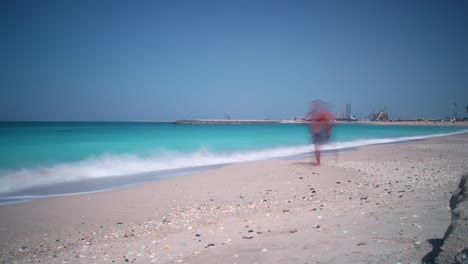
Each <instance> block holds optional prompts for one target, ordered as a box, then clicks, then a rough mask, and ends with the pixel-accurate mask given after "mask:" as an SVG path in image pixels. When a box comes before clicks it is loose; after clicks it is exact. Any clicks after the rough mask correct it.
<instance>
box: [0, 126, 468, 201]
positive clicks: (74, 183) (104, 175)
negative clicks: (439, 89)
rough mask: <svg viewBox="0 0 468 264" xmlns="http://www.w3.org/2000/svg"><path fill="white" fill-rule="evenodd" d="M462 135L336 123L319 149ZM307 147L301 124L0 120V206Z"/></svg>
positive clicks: (295, 153) (297, 153)
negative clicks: (324, 144) (327, 141)
mask: <svg viewBox="0 0 468 264" xmlns="http://www.w3.org/2000/svg"><path fill="white" fill-rule="evenodd" d="M466 132H468V130H467V129H466V128H460V127H452V126H444V127H442V126H441V127H439V126H399V125H366V124H337V125H335V126H334V127H333V130H332V137H331V140H330V142H329V143H328V144H327V145H326V146H324V149H325V150H332V149H337V150H340V149H345V148H351V147H359V146H363V145H369V144H380V143H389V142H398V141H404V140H416V139H421V138H427V137H434V136H440V135H447V134H457V133H466ZM311 144H312V142H311V137H310V134H309V130H308V127H307V125H306V124H248V125H247V124H245V125H238V124H237V125H235V124H225V125H175V124H171V123H145V122H142V123H138V122H122V123H112V122H3V123H1V122H0V203H6V202H15V201H23V200H28V199H33V198H36V197H43V196H50V195H65V194H72V193H81V192H90V191H100V190H107V189H112V188H116V187H119V186H123V185H131V184H137V183H142V182H146V181H153V180H158V179H162V178H167V177H173V176H178V175H183V174H187V173H192V172H194V171H199V170H203V169H207V168H211V167H213V166H221V165H223V164H228V163H235V162H244V161H253V160H264V159H272V158H285V157H301V156H302V157H303V156H305V155H309V154H310V152H311V151H312V145H311Z"/></svg>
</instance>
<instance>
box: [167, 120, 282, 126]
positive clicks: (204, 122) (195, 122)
mask: <svg viewBox="0 0 468 264" xmlns="http://www.w3.org/2000/svg"><path fill="white" fill-rule="evenodd" d="M278 123H282V121H280V120H195V119H193V120H177V121H174V122H172V124H176V125H186V124H190V125H211V124H213V125H215V124H278Z"/></svg>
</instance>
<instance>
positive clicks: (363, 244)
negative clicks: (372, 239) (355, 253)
mask: <svg viewBox="0 0 468 264" xmlns="http://www.w3.org/2000/svg"><path fill="white" fill-rule="evenodd" d="M365 245H367V244H366V242H359V243H357V244H356V246H365Z"/></svg>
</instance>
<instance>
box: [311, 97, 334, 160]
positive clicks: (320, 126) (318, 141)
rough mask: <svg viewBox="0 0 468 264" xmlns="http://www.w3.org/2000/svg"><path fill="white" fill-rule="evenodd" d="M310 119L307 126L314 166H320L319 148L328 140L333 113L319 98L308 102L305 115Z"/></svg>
mask: <svg viewBox="0 0 468 264" xmlns="http://www.w3.org/2000/svg"><path fill="white" fill-rule="evenodd" d="M307 120H309V121H310V123H309V128H310V133H311V135H312V139H313V141H314V145H315V159H316V163H315V164H314V165H315V166H320V154H321V153H320V148H321V146H322V145H323V144H325V143H327V142H328V141H329V140H330V134H331V128H332V123H331V122H332V121H333V120H334V117H333V114H332V113H331V112H330V111H329V110H328V105H327V104H326V103H324V102H322V101H320V100H316V101H313V102H312V103H310V112H309V114H308V116H307Z"/></svg>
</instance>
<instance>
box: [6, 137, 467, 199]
mask: <svg viewBox="0 0 468 264" xmlns="http://www.w3.org/2000/svg"><path fill="white" fill-rule="evenodd" d="M466 133H468V130H467V131H459V132H452V133H447V134H432V135H426V136H414V137H411V138H405V139H402V138H397V139H399V140H398V141H392V140H390V141H388V142H373V143H372V142H366V143H364V145H359V144H358V145H349V146H345V147H340V148H337V149H333V148H332V149H327V148H326V147H325V148H324V149H323V150H322V152H323V153H325V154H327V153H328V154H330V153H337V154H339V153H341V152H344V151H352V150H354V149H357V148H362V147H366V146H372V145H381V144H398V143H411V142H416V141H420V140H426V139H430V138H438V137H445V136H451V135H460V134H466ZM377 141H378V140H377ZM304 147H306V148H307V147H309V148H310V149H309V150H308V151H307V152H298V153H296V154H287V155H286V154H285V156H274V157H273V156H272V157H265V158H262V159H259V160H246V161H226V162H224V163H213V164H205V165H199V166H195V167H181V168H173V169H165V170H161V171H150V172H141V173H134V174H128V175H122V176H108V177H101V178H89V179H81V180H77V181H72V182H58V183H51V184H47V185H39V186H33V187H30V188H27V189H23V190H19V191H14V192H11V193H6V194H2V195H0V206H2V205H7V204H16V203H23V202H30V201H33V200H36V199H42V198H47V197H60V196H69V195H82V194H92V193H96V192H108V191H113V190H118V189H122V188H127V187H132V186H138V185H142V184H148V183H154V182H159V181H162V180H166V179H169V178H175V177H182V176H186V175H190V174H194V173H199V172H204V171H208V170H213V169H217V168H219V167H223V166H227V165H232V164H239V163H244V162H255V161H265V160H295V159H301V158H304V157H305V156H307V157H308V156H311V155H313V147H312V145H310V146H301V147H300V148H304ZM64 190H66V191H64Z"/></svg>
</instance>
